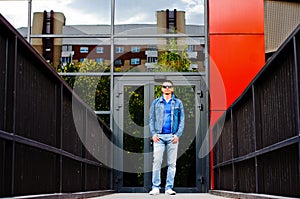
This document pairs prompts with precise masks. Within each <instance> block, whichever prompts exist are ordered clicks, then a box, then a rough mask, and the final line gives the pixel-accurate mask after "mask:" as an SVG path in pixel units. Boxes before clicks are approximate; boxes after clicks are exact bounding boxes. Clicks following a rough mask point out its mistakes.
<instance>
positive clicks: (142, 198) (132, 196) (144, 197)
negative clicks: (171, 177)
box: [90, 193, 226, 199]
mask: <svg viewBox="0 0 300 199" xmlns="http://www.w3.org/2000/svg"><path fill="white" fill-rule="evenodd" d="M161 198H165V199H168V198H178V199H225V198H226V197H221V196H216V195H212V194H209V193H177V194H176V195H174V196H169V195H165V194H164V193H161V194H159V195H156V196H151V195H149V194H148V193H115V194H110V195H106V196H100V197H93V198H90V199H161Z"/></svg>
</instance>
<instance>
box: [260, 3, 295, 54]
mask: <svg viewBox="0 0 300 199" xmlns="http://www.w3.org/2000/svg"><path fill="white" fill-rule="evenodd" d="M264 9H265V51H266V53H269V52H275V51H276V50H277V49H278V47H279V46H280V45H281V44H282V42H283V41H284V40H285V39H286V38H287V37H288V36H289V35H290V34H291V32H292V31H293V30H294V29H295V28H296V27H297V25H298V24H299V23H300V3H298V2H287V1H274V0H273V1H272V0H265V8H264Z"/></svg>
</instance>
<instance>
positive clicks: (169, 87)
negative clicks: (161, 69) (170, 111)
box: [161, 80, 174, 95]
mask: <svg viewBox="0 0 300 199" xmlns="http://www.w3.org/2000/svg"><path fill="white" fill-rule="evenodd" d="M161 91H162V92H163V94H165V95H170V94H172V93H173V91H174V86H173V82H172V81H171V80H165V81H163V83H162V86H161Z"/></svg>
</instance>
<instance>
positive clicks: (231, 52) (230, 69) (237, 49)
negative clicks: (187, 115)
mask: <svg viewBox="0 0 300 199" xmlns="http://www.w3.org/2000/svg"><path fill="white" fill-rule="evenodd" d="M210 49H211V50H210V58H211V59H210V65H211V71H210V86H211V87H210V93H211V110H224V108H225V109H227V108H228V107H229V106H230V105H231V104H232V103H233V102H234V101H235V100H236V99H237V98H238V97H239V96H240V95H241V93H242V92H243V91H244V90H245V89H246V87H247V86H248V85H249V83H250V82H251V81H252V79H253V78H254V77H255V75H256V74H257V73H258V71H259V70H260V69H261V68H262V66H263V65H264V63H265V58H264V36H263V35H211V36H210ZM212 49H214V50H212ZM220 78H221V79H220ZM222 87H223V88H222ZM224 88H225V94H226V97H225V98H226V107H224V96H222V95H223V93H224Z"/></svg>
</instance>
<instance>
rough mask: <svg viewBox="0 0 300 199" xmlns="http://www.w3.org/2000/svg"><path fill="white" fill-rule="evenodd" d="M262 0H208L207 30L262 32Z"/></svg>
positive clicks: (211, 31) (219, 31)
mask: <svg viewBox="0 0 300 199" xmlns="http://www.w3.org/2000/svg"><path fill="white" fill-rule="evenodd" d="M263 19H264V1H263V0H251V1H245V0H210V1H209V32H210V34H215V33H238V34H239V33H263V32H264V20H263Z"/></svg>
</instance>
